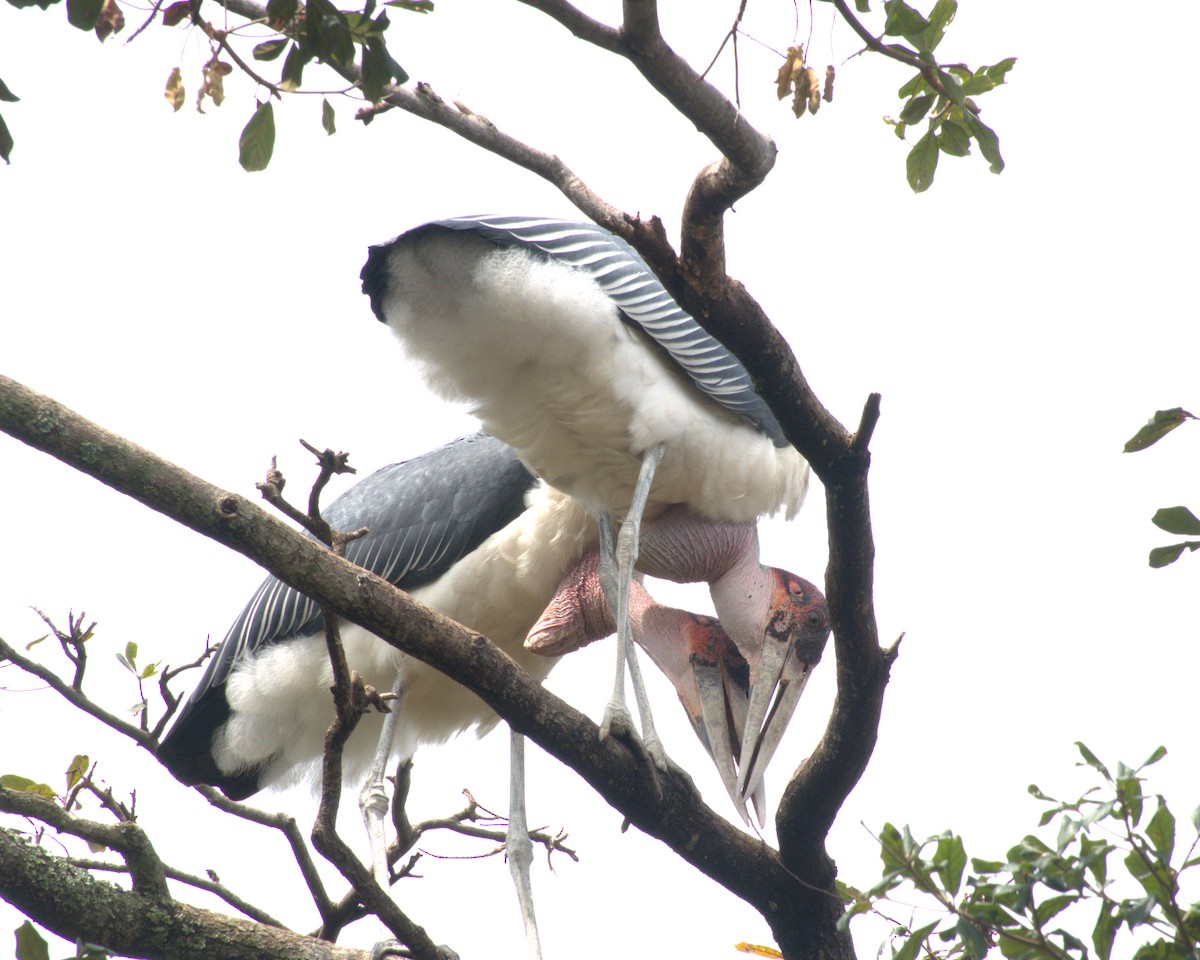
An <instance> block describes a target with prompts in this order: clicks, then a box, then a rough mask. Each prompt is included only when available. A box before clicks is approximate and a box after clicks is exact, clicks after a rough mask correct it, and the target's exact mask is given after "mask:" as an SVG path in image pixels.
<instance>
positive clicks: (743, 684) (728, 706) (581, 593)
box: [525, 551, 765, 823]
mask: <svg viewBox="0 0 1200 960" xmlns="http://www.w3.org/2000/svg"><path fill="white" fill-rule="evenodd" d="M598 566H599V564H598V554H597V553H596V552H595V551H593V552H590V553H589V554H587V555H586V556H585V557H584V558H583V560H582V561H580V563H579V565H578V566H577V567H576V568H575V569H574V570H572V571H571V572H570V573H569V574H568V575H567V576H566V577H565V578H564V579H563V581H562V583H561V585H560V586H559V589H558V591H557V593H556V594H555V596H554V599H553V600H551V602H550V604H549V606H547V607H546V610H545V612H544V613H543V614H542V616H541V617H540V618H539V619H538V622H537V623H536V624H534V627H533V629H532V630H530V632H529V635H528V637H527V638H526V640H525V646H526V648H527V649H529V650H531V651H533V652H534V653H539V654H544V655H547V656H558V655H561V654H565V653H570V652H571V651H572V650H577V649H578V648H579V647H582V646H585V645H586V644H589V643H591V642H592V641H593V640H599V639H601V638H603V637H606V636H608V635H609V634H611V633H612V632H613V631H614V630H615V629H616V625H615V622H614V619H613V616H612V612H611V610H610V608H609V605H608V604H607V603H606V602H605V598H604V593H603V590H602V588H601V585H600V576H599V569H598ZM629 616H630V627H631V628H632V632H633V639H634V641H635V642H636V643H637V644H638V646H640V647H641V648H642V649H643V650H645V651H646V653H647V654H649V656H650V658H651V659H652V660H653V661H654V663H655V666H657V667H658V668H659V670H661V671H662V672H663V674H664V675H666V677H667V679H669V680H670V681H671V684H672V685H673V686H674V687H675V692H676V693H677V694H678V696H679V702H680V703H681V704H683V708H684V710H685V711H686V712H687V715H688V720H689V721H691V724H692V729H693V730H695V731H696V736H697V737H698V738H699V739H700V742H701V743H702V744H704V748H705V750H707V751H708V755H709V756H710V757H711V758H712V760H713V763H714V764H715V765H716V767H717V771H718V772H719V773H720V775H721V782H722V783H723V784H724V785H725V789H726V791H727V792H728V793H729V797H730V799H731V800H732V801H733V804H734V806H735V807H736V808H737V811H738V813H739V814H741V817H742V819H743V820H744V821H746V822H747V823H748V822H749V815H748V813H747V810H746V801H745V799H744V797H746V796H749V797H750V798H751V801H752V803H753V804H754V808H755V811H756V813H757V814H758V820H759V822H760V823H762V822H763V819H764V816H765V802H764V797H763V791H762V782H761V781H762V778H761V777H760V778H759V782H758V784H756V785H755V787H753V788H752V789H750V790H749V791H746V792H743V791H742V790H741V789H740V788H739V785H738V771H737V757H738V750H739V748H740V746H741V744H742V741H743V736H744V731H745V722H746V714H747V711H748V709H749V706H750V697H749V690H750V687H749V684H750V666H749V664H747V662H746V660H745V659H744V658H743V657H742V655H741V654H740V653H739V652H738V648H737V646H736V645H735V644H734V642H733V641H732V640H731V639H730V638H729V634H727V633H726V632H725V630H724V628H723V627H722V626H721V624H720V623H719V622H718V621H717V620H716V619H715V618H713V617H708V616H703V615H701V614H695V613H689V612H688V611H685V610H678V609H675V608H674V607H665V606H662V605H661V604H659V603H657V602H656V601H655V600H654V599H653V598H652V597H651V596H650V595H649V594H648V593H647V592H646V591H645V589H644V588H643V587H642V585H641V584H640V583H638V582H637V581H636V580H635V581H634V582H633V584H632V585H631V594H630V615H629Z"/></svg>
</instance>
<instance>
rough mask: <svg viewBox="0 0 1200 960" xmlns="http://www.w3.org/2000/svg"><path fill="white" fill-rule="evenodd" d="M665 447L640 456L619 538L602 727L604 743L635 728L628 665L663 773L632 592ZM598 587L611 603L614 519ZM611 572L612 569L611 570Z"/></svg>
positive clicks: (607, 527)
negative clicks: (620, 726) (612, 648)
mask: <svg viewBox="0 0 1200 960" xmlns="http://www.w3.org/2000/svg"><path fill="white" fill-rule="evenodd" d="M665 452H666V445H665V444H662V443H656V444H654V445H653V446H651V447H649V448H648V449H647V450H646V452H645V454H643V456H642V466H641V470H640V471H639V472H638V480H637V486H635V487H634V490H633V500H632V501H631V502H630V504H629V513H628V514H627V515H626V517H625V522H624V523H623V524H621V532H620V534H619V535H618V536H617V547H616V563H617V573H616V595H617V606H616V611H615V619H616V621H617V676H616V681H615V683H614V685H613V695H612V698H611V699H610V700H609V701H608V705H607V706H606V707H605V709H604V719H603V720H602V722H601V724H600V738H601V739H604V738H605V737H606V736H608V733H609V731H610V730H611V729H612V726H613V724H614V722H616V723H624V725H625V727H626V728H627V729H628V728H631V726H632V722H631V719H630V716H629V708H628V707H626V706H625V664H626V662H628V664H629V677H630V680H631V681H632V683H633V692H634V697H635V699H636V700H637V705H638V713H639V714H640V715H641V718H642V741H643V744H644V746H645V748H646V752H647V753H648V754H649V755H650V757H651V758H652V759H653V760H654V764H655V766H657V767H658V768H659V769H660V770H666V769H667V755H666V751H664V750H663V746H662V741H661V740H660V739H659V738H658V732H657V731H656V730H655V728H654V719H653V717H652V716H651V714H650V700H649V698H648V697H647V696H646V688H645V686H644V685H643V684H642V675H641V670H640V669H639V668H638V664H637V659H636V657H637V655H636V654H635V653H634V650H633V637H632V635H631V632H630V628H629V591H630V584H631V583H632V582H633V567H634V564H635V563H637V557H638V537H639V536H640V534H641V528H642V513H643V512H644V511H645V509H646V499H647V497H649V495H650V486H651V484H652V483H653V482H654V473H655V471H656V470H657V469H658V465H659V464H660V463H661V462H662V458H663V454H664V453H665ZM600 528H601V532H600V583H601V586H602V587H603V588H604V589H605V595H606V596H608V597H610V598H611V593H609V592H608V590H609V582H611V579H612V577H611V573H606V570H605V564H606V563H611V556H612V526H611V518H610V517H609V516H608V515H607V514H605V515H603V516H602V517H601V519H600ZM609 570H611V567H610V568H609Z"/></svg>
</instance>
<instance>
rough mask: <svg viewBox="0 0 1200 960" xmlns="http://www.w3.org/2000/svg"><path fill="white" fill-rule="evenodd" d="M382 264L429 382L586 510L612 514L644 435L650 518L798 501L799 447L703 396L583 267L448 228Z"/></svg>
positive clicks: (395, 318) (733, 515)
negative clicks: (682, 507)
mask: <svg viewBox="0 0 1200 960" xmlns="http://www.w3.org/2000/svg"><path fill="white" fill-rule="evenodd" d="M383 270H384V271H386V279H385V280H384V281H383V290H384V292H383V294H382V296H381V298H380V307H379V309H380V313H381V316H382V317H383V318H384V319H386V321H387V324H388V326H389V327H390V328H391V329H392V330H393V331H394V332H395V333H396V335H397V336H398V337H399V338H400V340H401V341H402V343H403V344H404V347H405V349H406V351H407V352H408V353H409V355H410V356H411V357H412V358H413V359H414V360H416V361H417V362H418V363H419V364H420V365H421V367H422V369H423V370H424V371H425V375H426V379H427V381H428V383H429V385H430V387H431V388H432V389H433V390H435V391H436V392H437V393H439V394H440V395H441V396H443V397H446V398H447V399H450V400H454V401H458V402H465V403H467V404H468V405H469V406H470V409H471V410H472V411H473V412H474V413H475V414H476V415H477V416H478V417H479V419H480V421H481V423H482V424H483V427H484V429H485V430H486V431H488V432H489V433H491V434H493V435H494V436H497V437H500V438H501V439H502V440H504V441H505V442H507V443H509V444H511V445H512V446H513V447H515V448H516V449H517V450H518V451H519V452H520V454H521V457H522V458H523V459H524V460H525V462H526V463H527V464H529V465H530V466H531V468H533V469H534V470H535V471H536V472H537V473H538V474H539V475H540V476H541V477H543V478H544V479H545V480H546V481H547V482H548V483H550V484H551V485H553V486H555V487H557V488H559V489H561V490H564V491H566V492H568V493H570V494H571V495H572V496H574V497H576V498H577V499H579V500H580V501H581V502H582V503H584V504H585V505H587V506H588V507H589V508H590V509H592V510H595V511H600V510H615V512H616V513H617V514H618V515H620V514H621V513H622V512H623V506H624V505H627V504H628V503H629V500H630V497H631V496H632V493H633V488H634V484H635V483H636V481H637V476H638V469H639V466H640V462H641V457H642V455H643V454H644V453H645V451H646V448H647V447H648V446H649V445H650V444H652V443H655V442H662V443H665V444H666V453H665V456H664V457H663V462H662V464H661V465H660V466H659V468H658V471H657V473H656V474H655V477H654V485H653V487H652V488H651V491H650V502H649V506H648V508H647V516H653V515H655V514H656V513H658V512H659V511H660V510H661V508H662V507H664V506H666V505H671V504H681V503H682V504H687V505H688V506H690V507H691V508H692V509H693V510H696V511H698V512H700V513H701V514H703V515H704V516H707V517H711V518H713V519H720V520H732V521H753V520H756V519H758V518H759V517H760V516H764V515H769V514H774V513H777V512H780V511H782V512H783V513H784V514H785V515H786V516H787V517H789V518H790V517H792V516H794V515H795V513H796V511H797V510H799V509H800V505H801V504H802V502H803V500H804V494H805V491H806V488H807V481H808V467H807V464H806V463H805V461H804V459H803V458H802V457H801V456H800V454H799V453H798V452H797V451H796V449H795V448H794V447H791V446H783V447H780V446H776V445H775V443H773V442H772V441H771V440H770V439H769V438H768V437H767V436H765V435H764V434H762V433H760V432H759V431H757V430H755V429H754V428H753V427H751V426H749V425H748V424H747V423H746V422H745V421H743V420H741V419H739V418H738V417H736V416H735V415H734V414H733V413H731V412H729V411H728V410H726V409H724V408H723V407H721V406H720V405H718V404H717V403H716V402H715V401H713V400H711V399H710V398H709V397H707V396H705V395H704V394H702V393H700V392H699V391H698V390H697V389H696V388H695V386H694V385H693V383H692V381H691V380H690V379H689V378H688V377H687V376H686V375H685V374H684V372H683V371H682V370H681V369H680V368H679V367H678V366H677V365H676V364H675V363H673V362H672V361H670V360H669V359H666V358H665V356H664V354H663V353H662V352H661V351H658V350H656V349H653V348H651V346H650V345H649V342H648V339H647V337H646V335H645V334H643V333H642V332H641V331H640V330H639V329H637V328H635V327H633V326H631V325H629V324H628V323H624V322H622V320H621V315H620V311H619V310H618V308H617V306H616V305H615V304H614V302H613V300H612V299H611V298H610V297H609V296H608V295H607V294H606V293H605V292H603V291H602V290H601V289H600V287H599V286H598V285H597V283H596V282H595V281H594V280H593V279H592V277H591V276H590V275H588V274H587V273H584V272H583V271H581V270H579V269H577V268H575V267H573V266H569V265H567V264H565V263H562V262H560V261H557V260H554V259H547V258H546V257H544V256H539V255H538V254H537V253H535V252H533V251H530V250H529V249H527V248H525V247H517V246H512V247H497V246H496V245H495V244H494V243H493V242H491V241H490V240H488V239H485V238H483V237H480V236H476V235H473V234H470V233H460V232H450V231H447V230H439V231H431V232H428V233H424V234H420V233H419V234H418V235H417V236H416V237H415V238H414V239H413V241H412V242H404V241H403V239H402V240H401V241H400V242H397V243H396V244H395V246H394V248H393V249H392V251H391V252H390V253H389V254H388V256H387V259H386V262H385V265H384V266H383Z"/></svg>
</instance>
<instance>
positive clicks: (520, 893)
mask: <svg viewBox="0 0 1200 960" xmlns="http://www.w3.org/2000/svg"><path fill="white" fill-rule="evenodd" d="M509 735H510V737H511V748H512V760H511V765H510V768H509V781H508V833H507V835H506V837H505V842H504V852H505V856H507V857H508V872H509V873H511V874H512V878H513V884H514V885H515V886H516V888H517V901H518V902H519V903H520V904H521V919H522V920H523V921H524V923H525V939H526V940H527V941H528V942H529V954H530V956H532V957H533V958H534V960H542V942H541V940H540V939H539V938H538V928H537V917H536V916H535V915H534V912H533V885H532V884H531V883H530V880H529V867H530V864H532V863H533V842H532V841H531V840H530V839H529V824H528V823H527V822H526V820H525V738H524V737H523V736H521V734H519V733H517V731H516V730H510V731H509Z"/></svg>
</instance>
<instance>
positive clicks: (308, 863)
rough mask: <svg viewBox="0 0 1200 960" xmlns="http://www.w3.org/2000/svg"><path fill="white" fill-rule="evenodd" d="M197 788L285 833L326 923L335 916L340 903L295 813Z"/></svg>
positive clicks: (243, 815) (237, 814) (211, 798)
mask: <svg viewBox="0 0 1200 960" xmlns="http://www.w3.org/2000/svg"><path fill="white" fill-rule="evenodd" d="M193 789H194V790H196V791H197V792H198V793H199V794H200V795H201V796H202V797H204V799H205V800H207V801H208V802H209V803H211V804H212V805H213V806H214V807H216V808H217V809H218V810H223V811H225V812H226V813H229V814H232V815H233V816H235V817H240V818H242V819H243V820H249V821H250V822H252V823H258V824H262V825H263V826H264V827H270V828H271V829H273V830H278V831H279V832H280V833H282V834H283V836H284V839H285V840H287V842H288V846H289V847H291V849H292V856H293V857H295V859H296V865H297V866H298V867H299V868H300V875H301V876H302V877H303V878H304V882H305V884H307V886H308V890H309V893H310V894H311V895H312V898H313V903H314V904H315V905H316V908H317V913H318V914H319V915H320V917H321V921H322V923H325V922H327V921H328V919H329V918H330V917H331V916H333V914H334V912H335V909H336V906H335V904H334V903H333V901H332V900H331V899H330V898H329V895H328V894H327V893H326V892H325V884H324V883H323V882H322V881H321V875H320V874H319V873H318V872H317V865H316V864H315V863H314V862H313V858H312V856H311V854H310V853H309V851H308V844H307V843H305V842H304V837H303V836H302V835H301V833H300V828H299V826H298V825H297V824H296V820H295V818H294V817H290V816H288V815H287V814H283V813H268V812H267V811H265V810H259V809H258V808H257V807H252V806H249V805H248V804H245V803H238V802H236V801H234V800H230V799H229V798H227V797H226V796H225V795H224V794H223V793H221V792H220V791H219V790H215V789H213V788H212V787H205V786H198V787H193Z"/></svg>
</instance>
